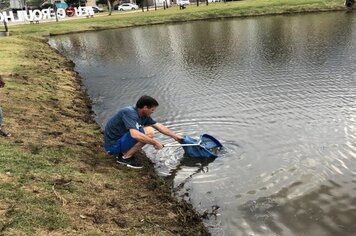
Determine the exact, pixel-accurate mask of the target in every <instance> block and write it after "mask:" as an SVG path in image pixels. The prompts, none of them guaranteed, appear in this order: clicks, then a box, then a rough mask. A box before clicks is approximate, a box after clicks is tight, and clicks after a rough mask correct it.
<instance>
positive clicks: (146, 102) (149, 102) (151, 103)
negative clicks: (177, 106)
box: [136, 95, 159, 108]
mask: <svg viewBox="0 0 356 236" xmlns="http://www.w3.org/2000/svg"><path fill="white" fill-rule="evenodd" d="M158 105H159V104H158V102H157V101H156V99H154V98H153V97H150V96H147V95H143V96H142V97H140V99H138V101H137V103H136V107H137V108H143V107H144V106H147V107H148V108H152V107H158Z"/></svg>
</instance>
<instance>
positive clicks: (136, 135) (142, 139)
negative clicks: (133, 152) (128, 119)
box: [130, 129, 163, 150]
mask: <svg viewBox="0 0 356 236" xmlns="http://www.w3.org/2000/svg"><path fill="white" fill-rule="evenodd" d="M130 135H131V137H132V138H134V139H136V140H137V141H138V142H140V143H146V144H151V145H153V146H154V147H155V149H157V150H160V149H162V148H163V145H162V143H160V142H158V141H157V140H155V139H153V138H150V137H148V136H147V135H145V134H143V133H141V132H140V131H138V130H137V129H130Z"/></svg>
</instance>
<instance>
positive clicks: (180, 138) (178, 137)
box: [174, 134, 183, 143]
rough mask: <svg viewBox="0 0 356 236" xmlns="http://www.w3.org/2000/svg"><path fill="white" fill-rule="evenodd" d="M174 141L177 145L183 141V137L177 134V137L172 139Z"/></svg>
mask: <svg viewBox="0 0 356 236" xmlns="http://www.w3.org/2000/svg"><path fill="white" fill-rule="evenodd" d="M174 139H175V140H176V141H177V142H178V143H181V142H182V140H183V137H182V136H181V135H179V134H177V135H176V136H175V137H174Z"/></svg>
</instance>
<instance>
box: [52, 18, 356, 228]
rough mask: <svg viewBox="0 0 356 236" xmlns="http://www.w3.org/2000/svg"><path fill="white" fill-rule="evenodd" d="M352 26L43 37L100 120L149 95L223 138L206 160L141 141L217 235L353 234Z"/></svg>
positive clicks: (162, 110) (163, 115) (209, 26)
mask: <svg viewBox="0 0 356 236" xmlns="http://www.w3.org/2000/svg"><path fill="white" fill-rule="evenodd" d="M355 29H356V16H355V14H354V13H351V14H345V13H324V14H310V15H299V16H273V17H258V18H246V19H234V20H222V21H202V22H194V23H186V24H175V25H160V26H152V27H139V28H132V29H122V30H110V31H103V32H95V33H85V34H76V35H66V36H63V37H56V38H52V39H51V40H50V44H51V45H52V46H53V47H55V48H57V49H58V50H60V51H61V52H62V53H64V54H65V55H66V56H68V57H69V58H70V59H72V60H73V61H74V62H75V63H76V70H77V71H78V72H79V73H80V75H81V76H82V77H83V78H84V81H83V82H84V84H85V85H86V87H87V88H88V93H89V95H90V96H91V98H92V99H93V101H94V106H93V109H94V111H95V113H96V114H97V117H96V119H97V121H98V123H99V124H100V125H102V126H103V125H104V124H105V122H106V121H107V120H108V118H109V117H110V116H111V115H112V114H113V113H114V112H115V111H116V110H117V109H119V108H120V107H122V106H125V105H129V104H134V103H135V102H136V100H137V99H138V97H140V96H141V95H142V94H149V95H152V96H154V97H156V98H157V99H158V101H159V103H160V106H159V108H158V110H157V112H156V114H155V118H156V119H157V120H159V121H160V122H162V123H164V124H166V125H167V126H168V127H170V128H171V129H173V130H174V131H176V132H178V133H180V134H183V135H189V136H193V137H198V136H199V135H200V134H202V133H208V134H211V135H213V136H214V137H216V138H218V139H219V140H220V141H221V142H222V143H223V145H224V147H225V148H224V150H223V152H222V153H221V154H220V156H219V157H218V158H217V159H215V160H213V161H212V160H196V159H191V158H187V157H184V152H183V150H182V148H177V147H175V148H164V149H163V150H161V151H158V152H157V151H155V150H154V149H153V148H150V147H148V148H147V149H146V152H147V153H148V155H149V157H150V158H151V159H152V160H153V161H154V163H155V166H156V169H157V172H158V173H159V174H160V175H162V176H168V178H169V177H171V178H174V183H173V188H174V189H175V190H176V195H177V196H181V197H183V198H184V199H186V200H187V201H189V202H191V203H192V204H193V205H194V206H195V207H196V209H197V210H198V211H199V212H200V213H201V214H203V216H204V217H205V220H204V222H205V224H206V226H207V227H208V229H209V231H210V232H211V233H212V234H213V235H300V234H301V235H351V234H352V232H354V231H355V226H354V223H353V222H355V220H356V215H355V214H356V208H355V203H356V188H355V183H356V177H355V175H356V171H355V167H356V163H355V161H356V144H355V143H356V135H355V133H356V115H355V114H356V59H355V55H356V48H355V46H356V30H355ZM158 138H159V139H161V140H162V141H163V143H172V142H173V141H172V140H171V139H168V138H167V137H164V136H162V135H158ZM210 161H212V162H210ZM209 162H210V163H209Z"/></svg>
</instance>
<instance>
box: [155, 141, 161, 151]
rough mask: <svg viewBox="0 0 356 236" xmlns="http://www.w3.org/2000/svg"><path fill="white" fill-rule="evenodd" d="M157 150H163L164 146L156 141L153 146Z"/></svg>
mask: <svg viewBox="0 0 356 236" xmlns="http://www.w3.org/2000/svg"><path fill="white" fill-rule="evenodd" d="M153 146H154V148H155V149H156V150H161V149H162V148H163V144H162V143H160V142H158V141H156V143H155V144H154V145H153Z"/></svg>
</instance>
